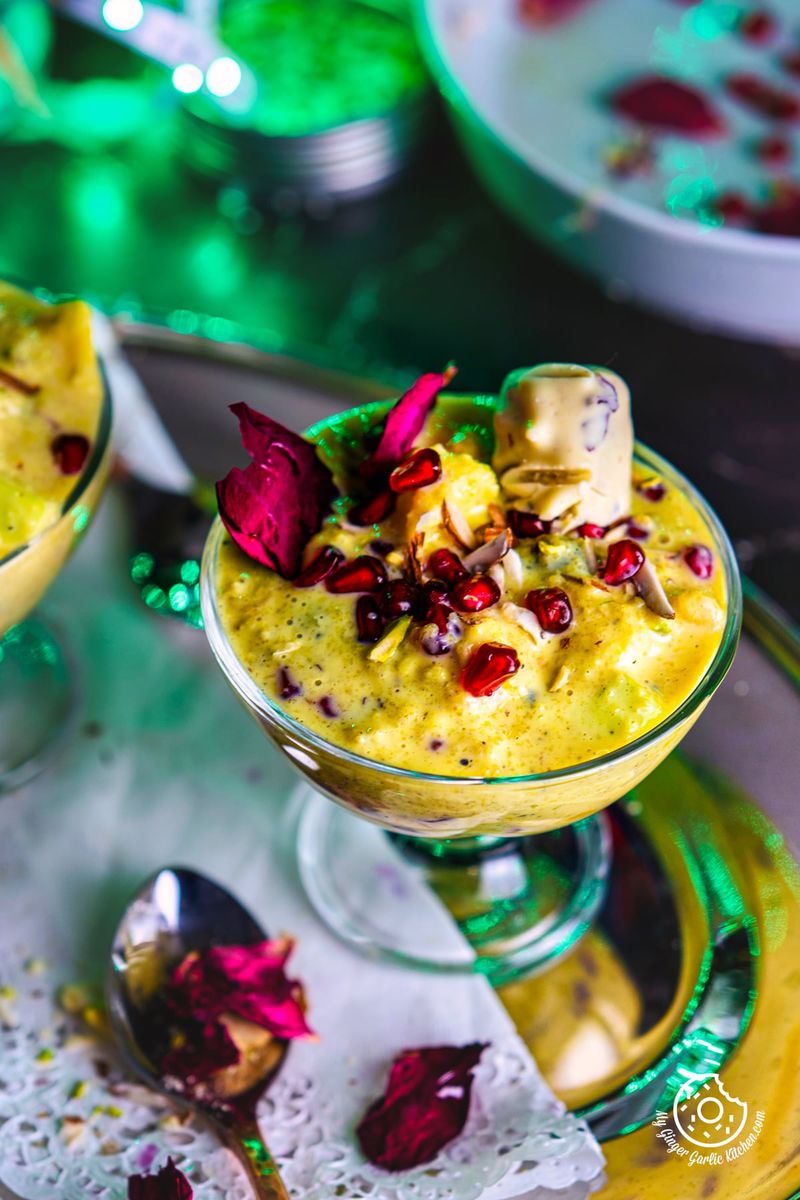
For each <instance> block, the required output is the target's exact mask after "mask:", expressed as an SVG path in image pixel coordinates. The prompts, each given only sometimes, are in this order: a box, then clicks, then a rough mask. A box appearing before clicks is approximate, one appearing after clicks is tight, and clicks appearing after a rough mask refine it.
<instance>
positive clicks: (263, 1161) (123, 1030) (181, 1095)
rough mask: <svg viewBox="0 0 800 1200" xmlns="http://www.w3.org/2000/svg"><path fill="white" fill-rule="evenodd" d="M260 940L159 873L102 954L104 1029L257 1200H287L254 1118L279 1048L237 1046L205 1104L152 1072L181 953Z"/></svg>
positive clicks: (183, 879) (179, 871)
mask: <svg viewBox="0 0 800 1200" xmlns="http://www.w3.org/2000/svg"><path fill="white" fill-rule="evenodd" d="M266 936H267V935H266V933H265V932H264V930H263V929H262V928H261V926H260V925H259V924H258V922H257V921H256V920H255V919H254V918H253V917H252V916H251V915H250V913H249V912H248V911H247V909H246V908H244V907H243V906H242V905H241V904H240V903H239V902H238V900H236V899H235V898H234V897H233V896H232V895H231V894H230V893H229V892H228V891H226V890H225V888H223V887H221V886H220V885H219V884H218V883H215V882H214V881H213V880H211V879H209V878H207V876H205V875H202V874H200V873H199V872H197V871H193V870H190V869H189V868H186V867H164V868H162V869H161V870H160V871H157V872H156V873H155V874H154V875H152V876H151V877H150V878H149V879H147V880H146V881H145V883H144V884H143V885H142V887H141V888H140V889H139V891H138V892H137V893H136V895H135V896H134V897H133V898H132V900H131V901H130V903H129V904H128V906H127V908H126V909H125V912H124V913H123V915H122V918H121V920H120V922H119V925H118V926H117V929H116V932H115V934H114V938H113V941H112V945H111V959H110V964H109V970H108V975H107V982H106V994H107V1001H108V1011H109V1016H110V1020H111V1026H112V1029H113V1031H114V1034H115V1037H116V1039H117V1042H118V1044H119V1046H120V1048H121V1050H122V1053H123V1055H124V1057H125V1059H126V1060H127V1062H128V1063H129V1065H130V1066H131V1067H132V1069H133V1070H134V1071H135V1072H136V1074H138V1075H139V1076H140V1077H141V1078H142V1079H143V1080H144V1081H145V1082H146V1083H147V1084H148V1085H149V1086H150V1087H152V1088H155V1089H156V1090H157V1091H161V1092H165V1093H167V1094H169V1095H170V1096H172V1097H175V1098H176V1099H177V1100H178V1101H179V1102H180V1103H181V1104H183V1105H185V1106H189V1107H191V1108H194V1109H196V1110H198V1111H199V1112H201V1113H202V1114H203V1115H204V1117H205V1118H206V1119H207V1120H208V1121H210V1122H211V1123H212V1124H213V1125H214V1126H215V1128H216V1130H217V1132H218V1133H219V1135H220V1136H221V1137H222V1139H223V1141H224V1142H225V1144H226V1145H227V1146H228V1148H229V1149H231V1150H232V1151H233V1152H234V1153H235V1154H236V1155H237V1157H238V1158H239V1160H240V1162H241V1163H242V1165H243V1166H244V1167H245V1169H246V1170H247V1172H248V1175H249V1177H250V1180H251V1182H252V1184H253V1186H254V1189H255V1192H256V1195H257V1196H258V1197H259V1198H260V1200H288V1197H287V1193H286V1189H285V1187H284V1185H283V1183H282V1182H281V1179H280V1176H279V1174H278V1170H277V1167H276V1166H275V1163H274V1162H273V1160H272V1158H271V1156H270V1154H269V1151H268V1150H267V1147H266V1145H265V1144H264V1141H263V1139H262V1138H261V1134H260V1132H259V1129H258V1125H257V1122H256V1117H255V1110H256V1105H257V1103H258V1100H259V1098H260V1096H261V1095H262V1093H263V1092H264V1090H265V1088H266V1087H267V1086H268V1085H269V1083H270V1082H271V1081H272V1079H273V1078H274V1077H275V1075H276V1073H277V1071H278V1070H279V1068H280V1066H281V1064H282V1062H283V1059H284V1056H285V1053H286V1042H284V1041H280V1040H277V1039H274V1038H263V1039H260V1041H257V1042H256V1043H255V1044H254V1045H253V1046H252V1047H251V1046H250V1045H247V1046H246V1047H243V1048H242V1059H241V1061H240V1062H239V1063H237V1064H235V1066H233V1067H229V1068H224V1069H223V1071H220V1072H216V1073H215V1076H214V1083H213V1084H212V1085H211V1087H212V1088H213V1089H214V1090H213V1091H209V1094H208V1096H206V1095H205V1094H199V1093H198V1092H197V1091H196V1090H193V1089H192V1088H191V1087H189V1086H188V1084H187V1085H185V1086H182V1082H183V1081H181V1080H179V1079H175V1078H173V1077H165V1075H164V1074H163V1072H162V1069H161V1067H160V1066H159V1063H160V1062H162V1060H163V1057H164V1054H165V1053H166V1051H167V1050H168V1048H169V1043H168V1040H167V1039H168V1030H167V1028H166V1025H165V1022H164V1020H163V1019H162V1020H159V1019H158V1016H159V1011H161V1015H162V1016H163V1013H164V1008H163V997H164V989H165V987H166V985H167V983H168V981H169V980H170V978H171V975H172V972H173V971H174V969H175V968H176V967H177V966H178V965H179V964H180V963H181V962H182V961H183V960H184V959H185V958H186V956H187V955H188V954H192V953H194V952H197V953H203V952H204V951H206V950H208V949H209V948H210V947H212V946H225V945H249V944H252V943H255V942H261V941H264V940H266ZM217 1077H219V1081H218V1082H217Z"/></svg>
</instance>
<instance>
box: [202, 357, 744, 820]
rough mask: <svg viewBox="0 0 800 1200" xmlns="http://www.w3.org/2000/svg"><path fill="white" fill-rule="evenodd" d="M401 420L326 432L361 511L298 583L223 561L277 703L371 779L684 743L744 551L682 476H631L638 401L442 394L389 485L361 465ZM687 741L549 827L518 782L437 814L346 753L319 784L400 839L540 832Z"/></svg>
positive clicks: (604, 779) (571, 805)
mask: <svg viewBox="0 0 800 1200" xmlns="http://www.w3.org/2000/svg"><path fill="white" fill-rule="evenodd" d="M386 407H387V406H371V407H370V409H368V410H358V411H357V412H355V413H353V414H344V415H343V416H342V417H339V418H336V419H334V420H333V421H332V422H329V423H328V424H327V425H326V427H325V428H324V429H322V430H318V431H317V432H316V436H315V440H316V441H317V442H318V444H319V447H320V454H321V457H322V459H323V460H324V461H325V462H326V463H327V464H328V465H329V466H330V467H331V469H332V470H333V472H334V476H335V479H336V482H337V484H338V487H339V489H340V491H341V493H342V495H343V498H342V499H340V500H337V501H335V503H334V506H333V512H332V514H331V515H329V516H328V517H327V518H326V519H325V521H324V523H323V524H322V526H321V528H320V529H319V531H318V532H317V533H316V534H315V535H314V536H313V537H311V539H310V540H309V541H308V543H307V545H306V547H305V550H304V553H303V558H302V566H303V569H302V570H301V572H300V574H299V575H297V576H296V577H295V578H294V579H287V578H284V577H283V576H282V575H281V574H279V573H278V572H277V571H275V570H272V569H270V568H269V567H267V566H264V565H262V564H261V563H258V562H255V561H253V559H252V558H251V557H249V555H246V554H245V553H243V552H242V550H241V549H240V548H239V547H238V546H237V545H236V544H234V542H233V541H232V540H231V539H230V538H225V539H224V540H222V541H221V543H220V545H219V550H218V561H217V562H216V564H215V581H214V587H215V590H216V603H217V606H218V611H219V616H220V621H221V625H222V629H223V632H224V635H225V637H226V638H227V640H228V642H229V644H230V647H231V649H232V651H233V653H234V655H235V657H236V659H237V660H238V661H239V663H240V664H242V666H243V667H244V668H245V670H246V672H247V674H248V675H249V677H250V678H251V680H252V681H253V682H254V683H255V684H256V685H257V687H258V689H260V690H261V692H262V693H263V694H264V696H265V697H266V698H267V699H268V700H269V701H271V702H272V703H273V704H275V705H277V706H278V707H279V708H280V709H282V710H283V711H285V713H286V714H288V715H289V716H291V717H292V718H294V720H295V721H297V722H299V723H300V725H302V726H303V727H305V728H306V729H308V730H310V731H312V732H313V733H314V734H316V735H318V737H319V738H321V739H324V740H325V741H326V742H327V743H333V744H334V745H335V746H337V747H341V748H342V749H344V750H347V751H350V752H352V753H354V754H356V755H358V756H360V757H362V758H364V759H370V760H373V761H375V762H377V763H381V764H388V765H389V766H392V767H399V768H404V769H406V770H408V771H413V772H419V773H422V774H424V775H442V776H453V777H465V778H466V777H470V778H473V779H474V778H475V777H482V778H488V779H492V780H494V779H506V780H507V779H508V778H509V777H514V776H525V775H531V774H539V773H542V772H556V771H560V770H565V769H567V768H571V767H575V766H576V765H578V764H585V763H588V762H589V761H590V760H597V759H604V757H605V756H608V755H612V754H613V753H614V752H616V751H620V750H622V748H624V747H626V746H628V745H629V744H630V743H632V742H634V741H635V740H636V739H638V738H640V737H641V736H642V735H644V734H646V733H648V731H651V730H653V729H654V728H655V727H657V726H660V725H661V724H662V723H664V722H666V721H667V719H668V718H669V717H670V716H671V715H672V714H673V713H675V711H676V710H677V709H679V708H680V706H681V705H682V704H683V703H684V702H685V701H687V699H688V698H689V697H690V696H691V694H692V693H693V692H694V691H695V689H696V688H697V686H698V684H699V683H700V681H701V680H702V679H703V677H704V676H705V675H706V674H707V672H708V670H709V667H710V665H711V663H712V661H713V660H714V658H715V655H716V654H717V651H718V649H719V647H720V642H721V640H722V638H723V633H724V630H725V626H726V608H727V596H726V582H725V568H724V565H723V562H722V559H721V555H722V554H723V553H725V551H724V550H723V549H722V547H721V546H720V543H719V536H720V535H719V532H718V531H715V530H713V529H712V528H711V526H710V525H709V523H708V520H707V519H706V516H705V515H704V511H703V510H702V508H701V503H702V502H701V501H700V500H699V498H698V497H696V496H695V495H694V494H692V493H691V492H690V490H689V488H688V485H686V484H685V482H684V481H682V480H681V479H680V477H679V476H677V475H676V474H675V473H673V472H672V471H671V469H669V468H668V467H667V465H666V464H662V463H661V462H660V460H654V459H652V458H647V457H645V458H644V459H642V460H641V461H639V460H636V461H633V462H632V449H633V441H632V427H631V420H630V410H629V397H628V392H627V388H626V387H625V385H624V383H623V381H622V380H621V379H620V378H619V377H618V376H616V375H614V374H613V373H611V372H607V371H600V370H591V369H589V368H580V367H574V366H559V365H553V364H549V365H547V366H544V367H540V368H534V369H533V370H531V371H526V372H517V373H515V374H514V375H513V376H511V377H510V378H509V380H508V381H507V384H506V387H505V389H504V392H503V396H502V397H501V400H500V401H499V402H496V401H493V400H492V399H490V398H480V397H479V398H473V399H469V398H459V397H449V396H448V397H442V396H440V397H439V399H438V401H437V403H436V406H435V408H434V409H433V410H432V411H431V412H430V414H429V416H428V418H427V421H426V423H425V426H424V428H423V429H422V431H421V433H420V434H419V436H418V437H417V438H416V440H415V442H414V448H413V450H412V451H411V452H410V453H409V454H407V455H406V457H405V459H404V461H403V462H401V463H400V464H399V465H397V466H396V467H395V468H394V469H393V471H392V473H391V474H390V475H389V477H388V486H387V479H386V474H385V473H384V474H383V475H381V474H380V473H378V472H372V471H367V472H366V473H365V470H364V467H363V465H362V464H363V462H364V460H365V459H367V461H368V462H369V454H370V449H369V445H370V435H371V434H374V431H375V430H376V429H377V430H378V431H379V430H380V427H381V422H382V420H383V419H385V413H386ZM372 442H373V444H374V437H373V438H372ZM246 444H247V443H246ZM248 448H249V447H248ZM365 476H366V482H365ZM221 499H222V497H221ZM384 510H387V511H385V513H384ZM709 519H711V520H713V518H709ZM366 521H370V524H365V523H364V522H366ZM229 527H231V526H229ZM237 539H238V540H239V541H240V544H241V543H242V538H241V537H238V535H237ZM244 544H246V543H244ZM315 580H316V582H315ZM694 716H696V713H694V714H692V715H691V716H689V715H688V714H687V721H689V722H690V721H691V720H692V719H694ZM265 723H267V722H265ZM270 732H272V734H273V736H278V738H279V740H281V741H282V742H283V744H284V746H286V743H287V740H289V741H290V740H291V739H284V737H283V733H277V734H276V731H275V730H274V729H271V730H270ZM684 732H685V723H684V722H680V723H678V724H677V725H676V726H675V727H673V728H672V729H668V730H665V732H664V736H663V737H661V738H659V739H656V740H655V741H654V742H652V743H651V744H650V745H649V746H643V747H642V750H641V753H640V754H638V755H635V756H633V758H631V757H624V756H620V758H619V759H618V760H616V761H612V762H611V763H609V764H608V765H605V766H601V767H599V768H598V770H597V772H596V773H595V775H594V776H593V777H591V776H587V777H586V779H585V780H584V781H583V783H582V784H581V785H580V786H579V787H577V788H576V786H575V785H574V784H571V785H569V786H566V785H562V784H560V783H559V782H558V781H557V780H554V781H552V782H551V783H550V784H549V785H548V787H549V789H550V800H549V801H547V803H549V804H550V806H551V807H550V812H549V813H547V812H543V811H542V810H541V807H540V806H539V804H538V803H534V802H533V801H532V799H531V795H532V793H531V789H530V787H529V786H528V787H527V789H526V788H524V787H518V786H517V785H508V786H506V785H504V786H503V787H495V788H494V790H491V789H489V790H488V791H487V790H486V789H483V790H482V791H481V792H480V794H479V792H478V791H476V790H474V785H472V786H470V787H469V788H468V787H463V788H459V787H457V786H450V787H449V789H446V788H442V789H440V791H438V792H437V799H436V806H435V807H436V812H435V813H434V812H433V811H431V809H430V801H431V791H430V787H427V786H426V785H425V784H424V783H418V782H416V781H413V780H409V779H406V780H404V781H403V782H402V787H401V784H400V783H399V782H398V783H397V788H399V789H400V791H398V792H397V793H396V794H395V795H393V794H392V787H393V786H394V785H392V784H389V783H387V781H386V780H385V779H384V780H383V781H382V786H381V788H380V790H379V789H378V788H377V786H371V787H370V786H368V785H367V783H366V780H362V779H360V778H359V773H358V771H357V770H354V769H353V767H352V766H350V767H342V768H340V767H339V766H338V765H337V764H336V763H335V754H333V755H329V756H327V758H326V761H325V766H324V769H322V770H319V769H318V770H317V773H316V775H315V776H314V778H315V782H316V783H317V784H318V785H319V786H322V787H323V789H326V788H327V790H329V791H330V792H331V794H333V795H335V796H336V797H337V798H339V799H345V800H347V801H348V802H351V803H355V804H357V805H358V806H359V807H361V808H362V809H363V810H364V811H365V812H366V813H367V815H374V816H375V817H376V818H377V819H384V820H385V819H387V818H388V819H389V821H390V822H391V823H394V824H395V826H396V827H398V828H399V827H402V828H414V827H417V824H418V823H420V822H424V821H425V820H426V815H427V819H430V820H437V821H440V822H447V821H452V822H454V823H458V822H461V821H463V822H464V827H468V828H469V829H470V830H471V831H475V830H476V829H477V828H480V829H482V830H484V831H489V830H491V829H492V828H499V827H500V826H501V825H503V826H507V825H508V823H509V822H513V823H515V824H516V825H518V826H519V827H520V828H526V829H530V828H533V827H537V828H543V827H547V826H548V825H557V824H561V823H564V820H567V819H575V818H576V817H578V816H583V815H587V813H588V812H590V811H593V810H594V809H595V808H597V807H600V806H601V804H602V803H607V802H608V801H609V800H610V799H614V798H615V795H614V794H612V793H613V792H614V789H618V790H617V791H616V795H619V794H621V793H622V792H623V791H624V790H625V789H626V787H628V786H630V785H631V784H632V783H634V782H635V781H636V779H637V778H640V777H641V776H642V775H644V774H645V773H647V771H649V770H651V769H652V768H653V766H654V765H655V764H656V762H657V761H659V760H660V759H661V758H662V757H663V756H664V754H665V753H666V752H667V751H668V750H669V749H670V748H671V746H672V745H673V744H675V742H676V741H677V740H678V738H679V737H680V736H682V734H683V733H684ZM289 752H290V753H291V749H290V750H289ZM294 757H295V759H296V761H300V764H301V766H302V765H303V762H302V759H300V757H299V756H298V754H296V753H295V754H294ZM334 776H338V778H337V779H336V780H335V781H334V778H333V777H334ZM362 785H363V788H362ZM526 790H527V800H526V798H525V795H526ZM546 790H547V789H545V791H546ZM426 806H427V808H428V811H427V814H426ZM401 809H402V811H401ZM393 818H396V820H395V819H393Z"/></svg>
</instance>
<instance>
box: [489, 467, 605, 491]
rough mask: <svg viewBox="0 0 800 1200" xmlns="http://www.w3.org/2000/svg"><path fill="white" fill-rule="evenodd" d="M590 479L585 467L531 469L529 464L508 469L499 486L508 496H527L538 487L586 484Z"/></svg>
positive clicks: (589, 473)
mask: <svg viewBox="0 0 800 1200" xmlns="http://www.w3.org/2000/svg"><path fill="white" fill-rule="evenodd" d="M591 477H592V475H591V472H590V471H589V470H588V469H587V468H586V467H533V466H531V465H530V464H529V463H520V464H519V466H516V467H509V469H508V470H507V471H506V472H505V473H504V474H503V477H502V478H501V480H500V486H501V487H502V489H503V491H504V492H506V493H507V494H508V495H509V496H528V495H530V493H531V492H532V491H534V490H535V489H536V488H538V487H542V486H544V487H564V486H565V485H567V484H575V483H586V482H587V481H588V480H589V479H591Z"/></svg>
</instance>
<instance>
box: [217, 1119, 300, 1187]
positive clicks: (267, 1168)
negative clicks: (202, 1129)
mask: <svg viewBox="0 0 800 1200" xmlns="http://www.w3.org/2000/svg"><path fill="white" fill-rule="evenodd" d="M223 1132H224V1135H225V1142H226V1144H227V1146H228V1148H229V1149H230V1150H232V1151H233V1153H234V1154H235V1155H236V1157H237V1158H238V1159H239V1161H240V1162H241V1164H242V1166H243V1167H244V1168H245V1170H246V1171H247V1174H248V1176H249V1179H250V1182H251V1183H252V1185H253V1187H254V1188H255V1194H256V1196H257V1197H258V1200H289V1193H288V1192H287V1190H286V1187H285V1185H284V1183H283V1180H282V1179H281V1177H280V1172H279V1171H278V1164H277V1163H276V1162H275V1159H274V1158H273V1157H272V1155H271V1154H270V1152H269V1150H268V1149H267V1146H266V1144H265V1142H264V1139H263V1138H262V1136H261V1133H260V1131H259V1128H258V1125H257V1123H256V1119H255V1116H253V1115H252V1114H242V1115H241V1116H240V1117H238V1118H236V1119H235V1120H234V1121H232V1122H230V1123H227V1122H226V1124H225V1126H224V1127H223Z"/></svg>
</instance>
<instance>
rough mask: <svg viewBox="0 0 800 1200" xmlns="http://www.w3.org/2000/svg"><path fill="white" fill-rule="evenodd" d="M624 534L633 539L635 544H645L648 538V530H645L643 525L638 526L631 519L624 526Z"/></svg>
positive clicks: (636, 522) (637, 523)
mask: <svg viewBox="0 0 800 1200" xmlns="http://www.w3.org/2000/svg"><path fill="white" fill-rule="evenodd" d="M625 532H626V533H627V535H628V537H632V538H635V539H636V541H637V542H645V541H647V539H648V538H649V537H650V530H649V529H645V527H644V525H640V524H639V522H638V521H635V520H634V519H633V518H631V520H630V521H628V523H627V525H626V526H625Z"/></svg>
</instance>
